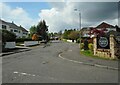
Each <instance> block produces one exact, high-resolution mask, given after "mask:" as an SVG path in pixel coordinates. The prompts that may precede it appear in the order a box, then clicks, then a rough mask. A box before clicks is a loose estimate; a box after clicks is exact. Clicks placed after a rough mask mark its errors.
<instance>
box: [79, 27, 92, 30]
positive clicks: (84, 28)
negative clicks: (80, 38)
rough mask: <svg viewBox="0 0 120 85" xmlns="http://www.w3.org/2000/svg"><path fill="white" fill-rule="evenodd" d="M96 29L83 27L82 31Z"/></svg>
mask: <svg viewBox="0 0 120 85" xmlns="http://www.w3.org/2000/svg"><path fill="white" fill-rule="evenodd" d="M93 28H94V27H83V28H82V29H81V30H91V29H93Z"/></svg>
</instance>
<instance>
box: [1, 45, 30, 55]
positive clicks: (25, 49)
mask: <svg viewBox="0 0 120 85" xmlns="http://www.w3.org/2000/svg"><path fill="white" fill-rule="evenodd" d="M30 50H31V49H30V48H29V47H24V46H16V47H15V48H14V49H12V51H8V52H3V53H0V57H3V56H6V55H10V54H15V53H20V52H25V51H30Z"/></svg>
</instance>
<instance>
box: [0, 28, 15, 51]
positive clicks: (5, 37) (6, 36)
mask: <svg viewBox="0 0 120 85" xmlns="http://www.w3.org/2000/svg"><path fill="white" fill-rule="evenodd" d="M0 34H2V50H5V44H6V42H12V41H15V39H16V35H15V34H14V33H12V32H9V31H7V30H0Z"/></svg>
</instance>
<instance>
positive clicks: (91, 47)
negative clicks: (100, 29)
mask: <svg viewBox="0 0 120 85" xmlns="http://www.w3.org/2000/svg"><path fill="white" fill-rule="evenodd" d="M88 48H89V50H91V51H93V44H92V43H89V44H88Z"/></svg>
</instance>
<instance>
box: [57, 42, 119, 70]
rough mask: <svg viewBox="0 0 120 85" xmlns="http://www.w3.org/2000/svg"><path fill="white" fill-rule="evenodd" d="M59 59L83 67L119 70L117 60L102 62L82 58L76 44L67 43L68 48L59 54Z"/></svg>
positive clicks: (95, 59)
mask: <svg viewBox="0 0 120 85" xmlns="http://www.w3.org/2000/svg"><path fill="white" fill-rule="evenodd" d="M59 57H60V58H62V59H65V60H68V61H71V62H75V63H80V64H84V65H90V66H96V67H101V68H106V69H113V70H119V69H118V60H104V59H99V58H93V57H88V56H84V55H82V54H80V49H79V46H78V44H76V43H69V48H68V49H67V50H66V51H65V52H61V53H60V54H59Z"/></svg>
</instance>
